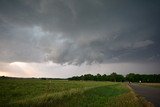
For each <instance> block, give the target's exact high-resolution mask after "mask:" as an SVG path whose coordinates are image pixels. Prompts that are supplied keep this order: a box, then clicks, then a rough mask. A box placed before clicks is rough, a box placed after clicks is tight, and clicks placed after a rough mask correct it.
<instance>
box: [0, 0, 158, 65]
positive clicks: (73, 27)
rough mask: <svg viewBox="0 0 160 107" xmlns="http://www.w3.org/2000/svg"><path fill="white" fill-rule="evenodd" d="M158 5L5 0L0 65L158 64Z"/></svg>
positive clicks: (121, 0)
mask: <svg viewBox="0 0 160 107" xmlns="http://www.w3.org/2000/svg"><path fill="white" fill-rule="evenodd" d="M159 4H160V2H159V1H156V0H155V1H138V0H137V1H132V0H117V1H116V0H113V1H110V0H85V1H83V0H82V1H81V0H68V1H66V0H38V1H32V0H27V1H24V0H14V1H10V0H1V1H0V54H1V56H0V61H1V62H19V61H20V62H44V61H53V62H54V63H59V64H65V63H67V64H75V65H80V64H82V63H87V64H91V63H113V62H114V63H116V62H134V61H138V62H145V61H153V62H155V61H159V59H160V57H159V54H160V50H159V46H160V41H159V40H160V37H159V34H160V32H159V31H160V30H159V28H160V21H159V19H160V9H159ZM151 57H154V59H153V60H148V59H149V58H151Z"/></svg>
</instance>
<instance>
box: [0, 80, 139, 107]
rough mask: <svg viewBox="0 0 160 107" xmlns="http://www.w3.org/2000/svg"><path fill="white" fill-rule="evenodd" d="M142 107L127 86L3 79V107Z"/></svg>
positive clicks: (0, 93)
mask: <svg viewBox="0 0 160 107" xmlns="http://www.w3.org/2000/svg"><path fill="white" fill-rule="evenodd" d="M6 106H9V107H17V106H18V107H24V106H25V107H141V106H142V104H141V103H140V102H139V100H138V98H137V97H136V96H135V94H134V93H133V92H132V91H131V89H130V88H129V87H128V86H127V85H126V84H125V83H116V82H95V81H67V80H39V79H1V80H0V107H6Z"/></svg>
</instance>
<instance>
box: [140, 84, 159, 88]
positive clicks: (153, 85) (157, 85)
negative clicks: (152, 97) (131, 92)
mask: <svg viewBox="0 0 160 107" xmlns="http://www.w3.org/2000/svg"><path fill="white" fill-rule="evenodd" d="M141 84H142V85H144V86H149V87H155V88H160V83H141Z"/></svg>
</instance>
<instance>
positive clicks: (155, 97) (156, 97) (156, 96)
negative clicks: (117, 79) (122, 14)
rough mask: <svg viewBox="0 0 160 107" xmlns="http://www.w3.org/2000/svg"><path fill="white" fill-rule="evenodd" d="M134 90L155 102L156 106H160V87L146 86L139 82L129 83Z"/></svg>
mask: <svg viewBox="0 0 160 107" xmlns="http://www.w3.org/2000/svg"><path fill="white" fill-rule="evenodd" d="M129 85H130V86H131V87H132V88H133V90H134V91H135V92H136V93H137V94H139V95H141V96H142V97H145V98H146V99H147V100H148V101H150V102H151V103H153V104H154V105H155V107H160V89H158V88H152V87H146V86H142V85H139V84H133V83H132V84H129Z"/></svg>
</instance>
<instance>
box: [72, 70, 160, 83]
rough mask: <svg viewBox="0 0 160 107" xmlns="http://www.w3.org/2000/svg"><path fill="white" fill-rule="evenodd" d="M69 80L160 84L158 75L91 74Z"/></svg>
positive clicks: (159, 75)
mask: <svg viewBox="0 0 160 107" xmlns="http://www.w3.org/2000/svg"><path fill="white" fill-rule="evenodd" d="M69 80H86V81H87V80H92V81H112V82H123V81H129V82H140V81H141V82H143V83H144V82H145V83H146V82H147V83H160V74H148V75H146V74H134V73H129V74H127V75H126V76H123V75H121V74H117V73H114V72H113V73H111V74H110V75H106V74H103V75H100V74H97V75H92V74H85V75H81V76H74V77H71V78H69Z"/></svg>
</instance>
